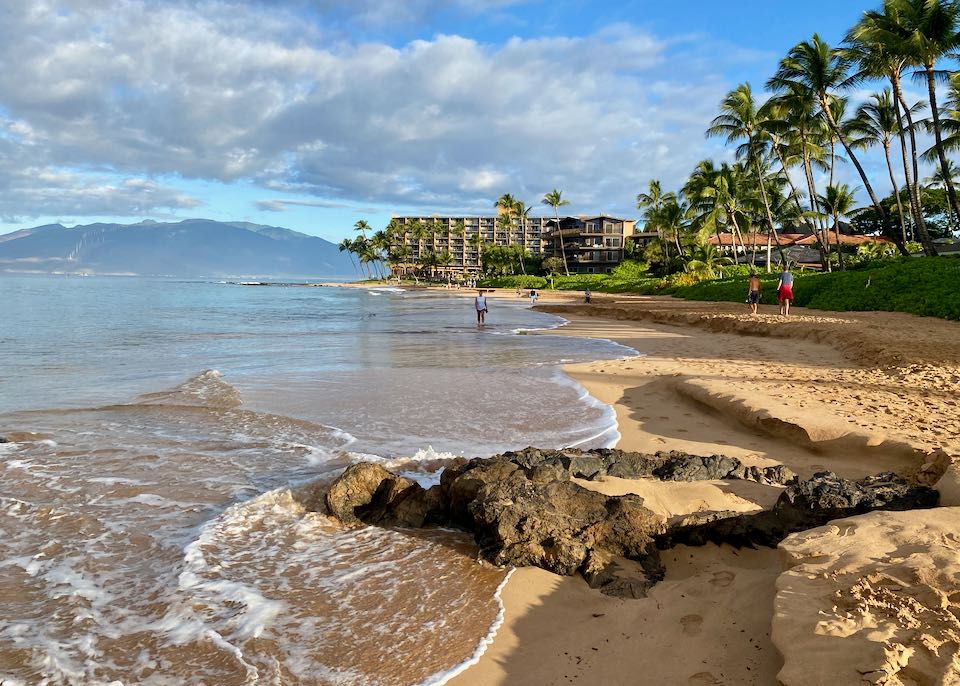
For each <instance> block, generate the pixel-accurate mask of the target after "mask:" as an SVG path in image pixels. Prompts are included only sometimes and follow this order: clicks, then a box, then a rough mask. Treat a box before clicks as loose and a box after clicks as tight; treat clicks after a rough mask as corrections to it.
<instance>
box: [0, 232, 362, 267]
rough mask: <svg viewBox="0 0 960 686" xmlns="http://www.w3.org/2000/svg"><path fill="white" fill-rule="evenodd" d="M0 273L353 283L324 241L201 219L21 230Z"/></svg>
mask: <svg viewBox="0 0 960 686" xmlns="http://www.w3.org/2000/svg"><path fill="white" fill-rule="evenodd" d="M0 272H7V273H41V274H61V273H63V274H77V273H83V274H103V275H107V274H127V275H139V276H182V277H188V276H189V277H201V276H203V277H261V278H262V277H324V278H330V277H351V278H355V270H354V268H353V265H352V263H351V261H350V260H349V258H348V257H347V256H346V255H345V254H344V253H342V252H341V251H340V250H339V248H338V247H337V246H336V245H335V244H333V243H331V242H330V241H327V240H324V239H323V238H319V237H317V236H310V235H307V234H304V233H300V232H298V231H294V230H292V229H287V228H284V227H280V226H268V225H265V224H254V223H251V222H220V221H215V220H212V219H203V218H192V219H184V220H181V221H179V222H156V221H153V220H144V221H141V222H138V223H135V224H114V223H104V222H97V223H93V224H85V225H77V226H74V227H66V226H63V225H62V224H45V225H42V226H35V227H30V228H25V229H20V230H18V231H14V232H12V233H8V234H4V235H0Z"/></svg>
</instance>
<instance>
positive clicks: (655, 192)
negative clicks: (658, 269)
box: [637, 179, 676, 269]
mask: <svg viewBox="0 0 960 686" xmlns="http://www.w3.org/2000/svg"><path fill="white" fill-rule="evenodd" d="M648 188H649V191H648V192H647V193H642V192H641V193H637V209H638V210H643V214H642V215H641V219H643V222H644V228H645V229H647V230H649V229H650V228H653V229H655V230H656V232H657V237H658V240H659V241H660V245H662V246H663V256H664V268H665V269H666V268H667V266H668V265H669V262H670V250H669V244H668V243H667V242H666V240H664V233H663V227H662V226H661V225H660V223H659V221H658V217H659V215H660V213H661V212H662V211H663V208H664V206H665V205H666V204H667V203H668V202H670V201H671V200H675V199H676V196H675V195H674V194H673V193H664V192H663V188H662V186H661V185H660V181H659V179H653V180H651V181H650V183H649V184H648Z"/></svg>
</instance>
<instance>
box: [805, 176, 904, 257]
mask: <svg viewBox="0 0 960 686" xmlns="http://www.w3.org/2000/svg"><path fill="white" fill-rule="evenodd" d="M819 201H820V207H822V208H823V211H824V212H826V213H827V214H828V215H830V216H831V217H832V218H833V231H834V235H835V236H836V240H837V261H838V262H839V264H840V269H843V268H844V264H843V250H841V249H840V218H841V217H845V216H847V215H849V214H850V213H851V212H852V211H853V209H854V207H853V205H854V202H855V200H854V197H853V191H851V190H850V187H849V186H847V184H845V183H841V184H839V185H837V186H827V192H826V193H825V194H824V195H821V196H820V198H819ZM904 242H906V241H904Z"/></svg>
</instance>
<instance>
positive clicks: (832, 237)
mask: <svg viewBox="0 0 960 686" xmlns="http://www.w3.org/2000/svg"><path fill="white" fill-rule="evenodd" d="M828 235H829V238H828V239H827V242H828V243H829V244H830V245H836V244H837V236H836V234H835V233H834V232H833V231H829V232H828ZM778 238H779V239H780V245H781V246H782V247H784V248H786V247H789V246H791V245H807V246H810V245H813V244H815V243H817V242H818V241H819V239H818V238H817V236H816V234H812V233H781V234H778ZM754 239H756V243H757V246H758V247H759V246H761V245H762V246H766V244H767V234H766V233H757V234H748V235H745V236H744V237H743V242H744V243H745V244H746V245H747V246H752V245H753V243H754ZM707 242H708V243H710V244H711V245H721V244H722V245H725V246H728V245H734V244H738V243H739V242H738V241H737V240H736V236H734V234H732V233H721V234H720V240H719V241H718V240H717V236H716V234H714V235H711V236H710V237H709V238H708V239H707ZM889 242H890V239H889V238H886V237H884V236H863V235H855V236H848V235H846V234H840V243H841V244H843V245H853V246H860V245H863V244H864V243H889ZM771 243H772V244H773V245H776V241H771Z"/></svg>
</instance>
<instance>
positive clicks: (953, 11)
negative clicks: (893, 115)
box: [890, 0, 960, 221]
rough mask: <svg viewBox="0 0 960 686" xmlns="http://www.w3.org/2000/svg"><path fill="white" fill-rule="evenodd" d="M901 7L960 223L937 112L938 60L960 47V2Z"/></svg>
mask: <svg viewBox="0 0 960 686" xmlns="http://www.w3.org/2000/svg"><path fill="white" fill-rule="evenodd" d="M890 1H891V2H892V0H890ZM897 4H898V5H900V6H901V8H902V9H903V10H904V14H905V16H906V17H908V21H907V22H905V24H906V27H907V28H908V29H909V33H908V34H906V35H904V36H901V38H902V39H903V43H902V47H903V50H904V52H906V53H907V54H908V55H910V56H911V57H912V58H913V59H912V61H913V62H914V63H915V64H917V65H918V66H920V67H922V68H923V70H924V71H925V72H926V76H927V93H928V95H929V98H930V114H931V116H932V118H933V135H934V139H935V140H936V149H937V158H938V159H939V160H940V171H941V172H942V174H943V179H944V182H945V183H946V188H947V197H948V198H949V199H950V206H951V208H952V209H953V212H954V215H955V216H956V217H957V219H958V221H960V202H958V200H957V192H956V189H955V188H954V186H953V182H952V181H951V179H950V172H949V168H948V165H947V157H946V153H945V152H944V147H943V136H942V134H941V127H940V111H939V110H938V109H937V80H938V78H941V77H942V76H943V74H942V73H941V72H938V71H937V69H936V62H937V60H939V59H941V58H942V57H944V56H946V55H948V54H950V53H952V52H953V51H954V50H956V49H957V48H958V47H960V33H958V28H960V27H958V24H960V16H958V15H960V2H958V0H899V2H898V3H897Z"/></svg>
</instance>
